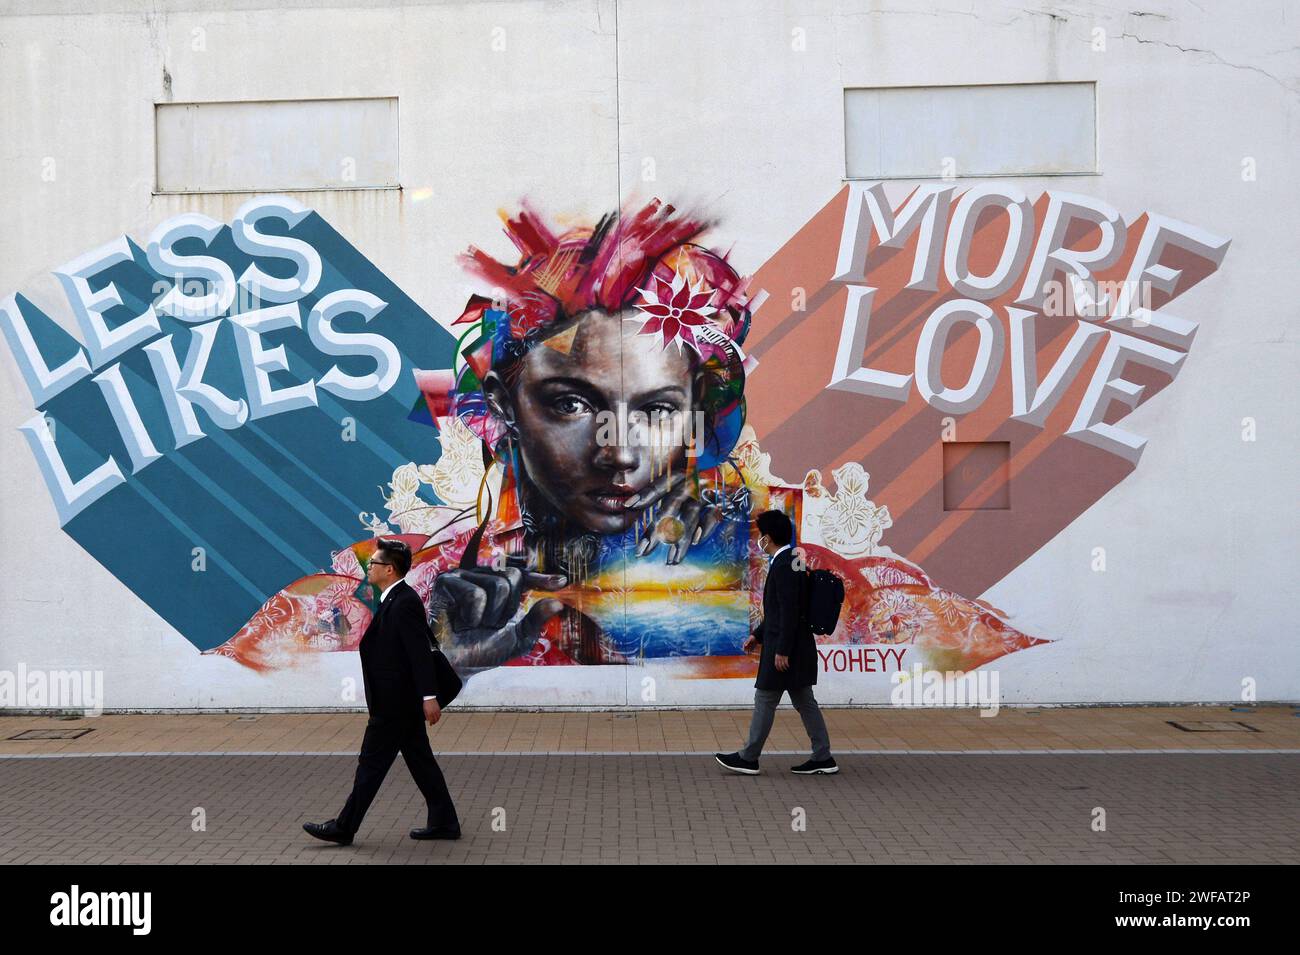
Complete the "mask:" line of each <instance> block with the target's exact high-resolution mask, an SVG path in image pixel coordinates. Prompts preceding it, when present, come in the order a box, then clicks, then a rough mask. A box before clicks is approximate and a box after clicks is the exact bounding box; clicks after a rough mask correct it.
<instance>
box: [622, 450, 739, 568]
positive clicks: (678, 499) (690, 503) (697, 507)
mask: <svg viewBox="0 0 1300 955" xmlns="http://www.w3.org/2000/svg"><path fill="white" fill-rule="evenodd" d="M634 500H635V503H634V504H633V506H635V507H637V508H638V509H641V508H647V507H649V506H651V505H653V504H655V503H657V502H658V501H660V500H662V501H663V506H662V507H660V508H659V513H658V515H657V516H656V519H655V522H654V523H653V524H651V525H650V526H649V527H648V528H647V530H646V532H645V534H643V535H642V537H641V540H640V542H639V543H638V544H637V548H636V555H637V556H638V557H645V556H646V555H647V554H649V553H651V552H652V551H653V550H654V549H655V548H656V547H658V546H659V545H660V544H664V545H666V546H667V548H668V563H670V564H680V563H681V561H682V558H683V557H685V556H686V552H687V551H688V550H690V549H691V547H692V546H694V545H695V544H698V543H699V542H700V541H702V540H704V539H705V538H706V537H708V536H709V535H710V534H711V533H713V529H714V528H715V527H717V526H718V524H720V523H721V522H722V511H721V510H719V509H718V508H716V507H714V506H713V505H711V504H704V503H702V502H701V501H699V500H698V499H697V498H696V497H695V485H694V482H693V481H691V480H689V475H687V474H685V473H679V474H675V475H672V476H671V477H670V476H668V475H665V476H664V477H661V478H660V479H659V480H657V481H655V482H654V483H653V484H652V485H650V487H648V488H647V489H646V490H644V491H642V492H641V493H640V494H639V495H637V497H636V498H635V499H634Z"/></svg>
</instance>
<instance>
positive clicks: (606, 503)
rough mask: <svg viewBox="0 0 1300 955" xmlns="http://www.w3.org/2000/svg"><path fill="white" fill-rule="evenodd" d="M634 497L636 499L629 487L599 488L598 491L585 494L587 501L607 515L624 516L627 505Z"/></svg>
mask: <svg viewBox="0 0 1300 955" xmlns="http://www.w3.org/2000/svg"><path fill="white" fill-rule="evenodd" d="M634 497H636V494H635V492H634V491H633V490H632V489H631V488H630V487H629V488H601V489H600V490H599V491H590V492H588V493H587V499H588V500H590V501H591V502H593V503H594V504H595V505H596V507H598V508H600V509H601V510H602V511H605V512H606V513H609V514H626V513H627V503H628V501H630V500H632V499H633V498H634Z"/></svg>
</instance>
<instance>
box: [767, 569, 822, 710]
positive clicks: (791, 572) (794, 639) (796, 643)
mask: <svg viewBox="0 0 1300 955" xmlns="http://www.w3.org/2000/svg"><path fill="white" fill-rule="evenodd" d="M793 563H794V552H793V550H783V551H782V552H781V553H779V554H777V555H776V557H775V558H773V559H772V563H771V566H770V567H768V569H767V580H766V581H765V582H764V584H763V622H762V623H760V624H759V625H758V628H757V629H756V630H755V631H754V636H755V637H756V638H758V640H759V641H760V642H761V644H762V655H761V656H760V657H759V662H758V679H757V680H756V681H755V683H754V686H755V687H757V688H758V689H760V690H797V689H799V688H800V687H805V686H814V685H815V684H816V683H817V640H816V638H815V637H814V636H813V632H812V627H811V626H810V625H809V624H808V614H807V612H806V610H807V608H806V607H805V605H804V604H805V601H806V599H807V594H806V587H805V586H804V579H803V576H804V575H803V574H802V573H800V572H799V571H796V570H795V569H794V567H793V566H792V564H793ZM778 654H779V655H781V656H786V657H789V658H790V668H789V669H788V670H786V671H785V672H784V673H782V672H781V671H780V670H778V669H777V668H776V657H777V655H778Z"/></svg>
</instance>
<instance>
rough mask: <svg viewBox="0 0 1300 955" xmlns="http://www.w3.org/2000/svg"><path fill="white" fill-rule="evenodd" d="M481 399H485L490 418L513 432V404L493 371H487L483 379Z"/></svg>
mask: <svg viewBox="0 0 1300 955" xmlns="http://www.w3.org/2000/svg"><path fill="white" fill-rule="evenodd" d="M483 397H484V398H486V399H487V405H488V410H489V411H491V412H492V416H493V417H494V418H496V419H497V420H498V421H500V422H502V423H503V424H504V425H505V426H506V427H507V428H509V429H510V430H511V431H514V430H515V404H514V401H513V399H512V398H511V397H510V389H508V388H507V387H506V385H505V382H504V381H502V380H501V376H500V375H498V374H497V373H496V372H495V371H489V372H488V373H487V375H486V377H484V379H483Z"/></svg>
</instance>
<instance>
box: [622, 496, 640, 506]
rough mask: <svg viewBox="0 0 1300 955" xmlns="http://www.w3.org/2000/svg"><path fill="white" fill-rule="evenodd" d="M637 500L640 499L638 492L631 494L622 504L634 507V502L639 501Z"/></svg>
mask: <svg viewBox="0 0 1300 955" xmlns="http://www.w3.org/2000/svg"><path fill="white" fill-rule="evenodd" d="M639 500H641V495H639V494H633V495H632V496H631V497H629V498H628V499H627V500H626V501H624V502H623V506H624V507H636V502H637V501H639Z"/></svg>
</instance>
